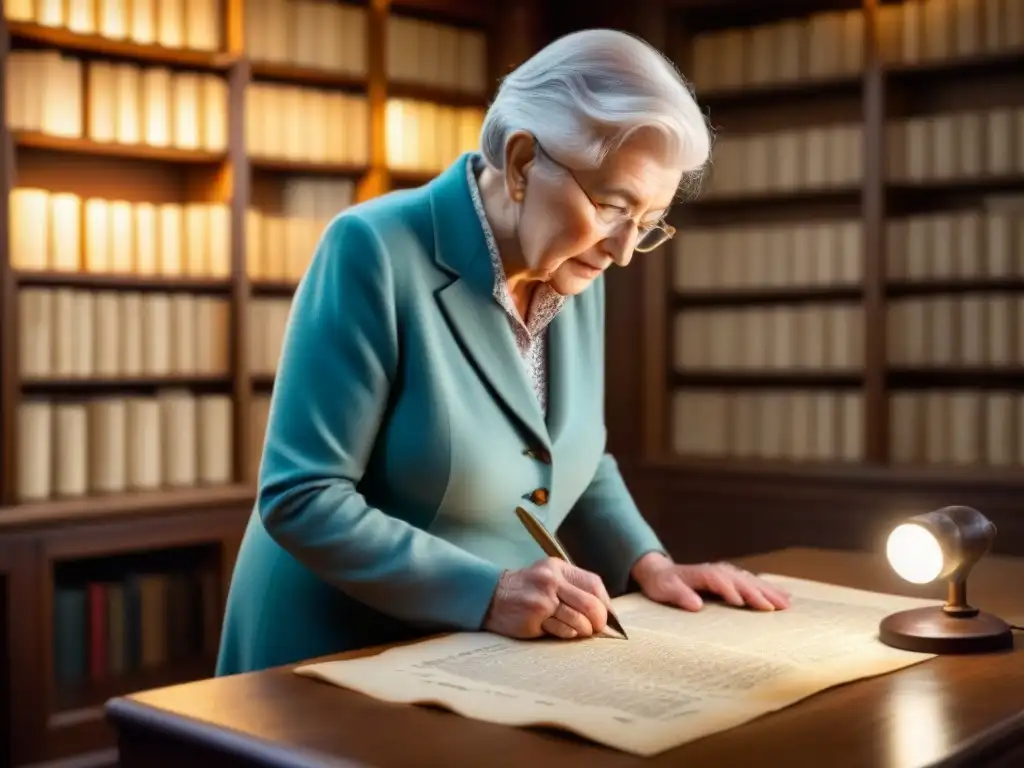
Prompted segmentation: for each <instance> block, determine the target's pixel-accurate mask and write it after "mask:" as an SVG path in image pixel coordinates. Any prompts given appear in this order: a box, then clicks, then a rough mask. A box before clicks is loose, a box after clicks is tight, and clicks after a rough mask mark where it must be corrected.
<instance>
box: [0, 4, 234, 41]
mask: <svg viewBox="0 0 1024 768" xmlns="http://www.w3.org/2000/svg"><path fill="white" fill-rule="evenodd" d="M4 15H5V16H6V17H7V18H8V19H10V20H12V21H23V22H34V23H36V24H42V25H43V26H47V27H58V28H60V27H63V28H64V29H67V30H68V31H69V32H74V33H76V34H80V35H99V36H101V37H105V38H107V39H109V40H127V41H130V42H133V43H138V44H140V45H159V46H162V47H164V48H186V49H191V50H196V51H216V50H219V49H220V48H221V47H222V44H221V37H222V24H221V21H222V19H223V16H224V7H223V5H222V3H221V1H220V0H86V1H83V0H5V2H4Z"/></svg>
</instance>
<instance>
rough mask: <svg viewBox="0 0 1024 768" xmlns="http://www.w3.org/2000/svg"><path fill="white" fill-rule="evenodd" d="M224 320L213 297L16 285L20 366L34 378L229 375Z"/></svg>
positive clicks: (226, 308) (223, 303) (225, 308)
mask: <svg viewBox="0 0 1024 768" xmlns="http://www.w3.org/2000/svg"><path fill="white" fill-rule="evenodd" d="M230 319H231V313H230V305H229V302H228V299H226V298H221V297H218V296H193V295H189V294H185V293H139V292H135V291H91V290H83V289H78V288H22V289H21V290H19V291H18V337H19V338H18V341H19V344H18V358H19V371H20V374H21V376H22V377H23V378H24V379H28V380H35V381H45V380H48V379H58V380H67V379H83V380H88V379H111V380H119V379H132V378H143V377H144V378H161V377H178V376H185V377H187V376H209V377H221V376H227V375H228V372H229V371H230V369H231V366H230V363H231V359H230V346H231V344H230V330H231V329H230Z"/></svg>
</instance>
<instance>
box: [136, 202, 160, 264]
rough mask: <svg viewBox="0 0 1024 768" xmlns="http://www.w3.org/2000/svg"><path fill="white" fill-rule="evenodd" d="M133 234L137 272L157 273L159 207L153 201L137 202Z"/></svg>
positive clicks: (158, 261)
mask: <svg viewBox="0 0 1024 768" xmlns="http://www.w3.org/2000/svg"><path fill="white" fill-rule="evenodd" d="M133 209H134V220H133V226H132V234H133V235H134V240H133V245H134V250H135V273H136V274H137V275H156V274H159V271H160V258H159V248H158V242H159V236H158V231H157V207H156V206H155V205H153V203H145V202H143V203H135V205H134V206H133Z"/></svg>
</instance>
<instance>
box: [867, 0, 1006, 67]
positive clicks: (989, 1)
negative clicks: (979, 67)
mask: <svg viewBox="0 0 1024 768" xmlns="http://www.w3.org/2000/svg"><path fill="white" fill-rule="evenodd" d="M878 29H879V47H880V49H881V54H882V57H883V59H884V60H885V61H887V62H890V63H902V64H918V63H922V62H929V61H931V62H942V61H948V60H950V59H969V58H972V57H977V56H982V55H984V54H986V53H999V52H1001V51H1007V50H1014V49H1017V50H1020V49H1022V48H1024V3H1021V2H1020V0H904V1H903V2H900V3H886V4H879V6H878Z"/></svg>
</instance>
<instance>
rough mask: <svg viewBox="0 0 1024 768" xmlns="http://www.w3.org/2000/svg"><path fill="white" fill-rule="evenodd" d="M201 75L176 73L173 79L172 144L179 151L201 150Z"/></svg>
mask: <svg viewBox="0 0 1024 768" xmlns="http://www.w3.org/2000/svg"><path fill="white" fill-rule="evenodd" d="M199 77H200V76H199V75H197V74H195V73H193V72H176V73H174V75H173V77H172V78H171V93H172V104H173V106H172V114H173V120H174V129H173V132H172V137H173V138H172V143H173V145H174V146H175V147H177V148H178V149H199V148H200V146H201V141H200V134H201V128H200V112H199Z"/></svg>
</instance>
